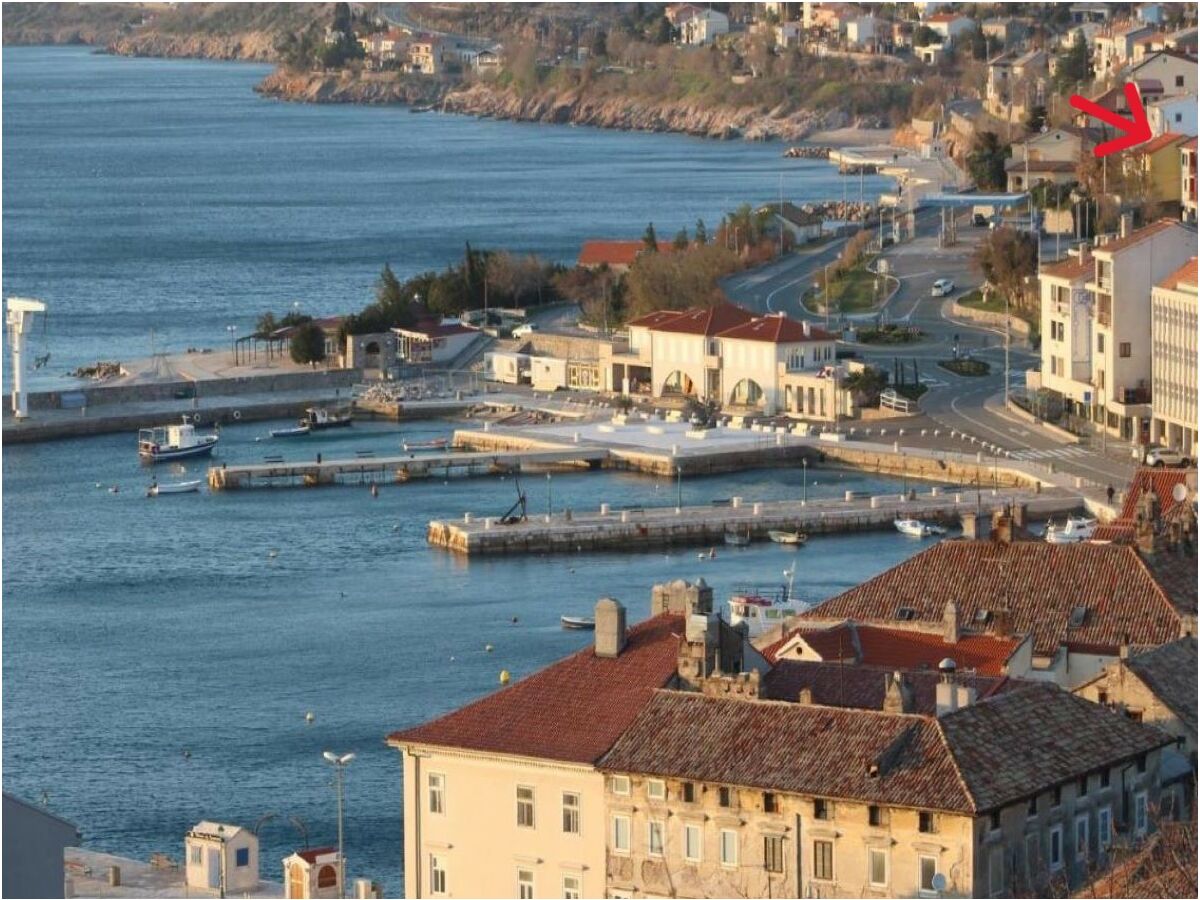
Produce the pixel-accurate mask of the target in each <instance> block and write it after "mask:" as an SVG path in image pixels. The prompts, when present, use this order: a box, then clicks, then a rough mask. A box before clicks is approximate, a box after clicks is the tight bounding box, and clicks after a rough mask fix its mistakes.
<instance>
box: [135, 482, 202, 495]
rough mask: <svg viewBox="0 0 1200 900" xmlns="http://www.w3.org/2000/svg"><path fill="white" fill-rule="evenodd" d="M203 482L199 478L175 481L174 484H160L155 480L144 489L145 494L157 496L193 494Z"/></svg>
mask: <svg viewBox="0 0 1200 900" xmlns="http://www.w3.org/2000/svg"><path fill="white" fill-rule="evenodd" d="M203 484H204V482H203V481H201V480H196V481H177V482H175V483H174V484H160V483H159V482H157V481H155V482H153V483H152V484H151V485H150V487H149V489H148V490H147V491H146V496H147V497H158V496H160V495H162V494H194V493H195V492H196V491H198V490H200V487H201V485H203Z"/></svg>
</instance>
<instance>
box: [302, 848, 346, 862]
mask: <svg viewBox="0 0 1200 900" xmlns="http://www.w3.org/2000/svg"><path fill="white" fill-rule="evenodd" d="M330 854H334V855H337V847H313V848H312V849H311V850H297V851H296V852H295V853H294V854H292V855H293V856H298V857H300V858H301V859H302V860H304V861H305V862H306V863H308V864H309V865H312V864H313V863H315V862H316V861H317V860H318V859H319V858H320V857H322V856H329V855H330Z"/></svg>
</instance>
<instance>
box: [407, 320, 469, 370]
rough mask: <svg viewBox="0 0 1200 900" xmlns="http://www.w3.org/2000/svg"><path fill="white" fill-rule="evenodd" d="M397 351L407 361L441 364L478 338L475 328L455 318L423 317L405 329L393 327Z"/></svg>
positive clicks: (451, 358) (453, 357)
mask: <svg viewBox="0 0 1200 900" xmlns="http://www.w3.org/2000/svg"><path fill="white" fill-rule="evenodd" d="M392 331H393V332H394V333H395V335H396V353H397V355H398V356H399V358H400V359H402V360H404V361H405V362H407V363H417V364H422V363H428V364H431V365H440V364H443V363H449V362H451V361H453V360H454V359H455V358H456V357H458V355H459V354H460V353H462V352H463V351H465V350H466V349H467V348H468V347H470V346H471V345H472V344H473V343H475V341H476V340H477V339H478V338H479V336H480V334H481V332H480V330H479V329H478V328H472V327H471V326H470V325H464V324H463V323H462V322H460V321H459V320H457V319H443V320H441V321H438V320H437V319H423V320H421V321H420V322H418V323H417V324H416V325H412V326H410V327H408V328H393V329H392Z"/></svg>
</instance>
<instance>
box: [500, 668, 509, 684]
mask: <svg viewBox="0 0 1200 900" xmlns="http://www.w3.org/2000/svg"><path fill="white" fill-rule="evenodd" d="M511 678H512V676H511V675H509V674H508V669H501V670H500V683H501V684H508V682H509V681H510V680H511Z"/></svg>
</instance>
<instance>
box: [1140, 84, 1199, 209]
mask: <svg viewBox="0 0 1200 900" xmlns="http://www.w3.org/2000/svg"><path fill="white" fill-rule="evenodd" d="M1192 113H1193V115H1194V114H1195V109H1194V104H1193V110H1192ZM1187 140H1188V136H1187V135H1186V134H1176V133H1175V132H1173V131H1167V132H1165V133H1163V134H1160V135H1159V136H1158V137H1156V138H1152V139H1151V140H1149V141H1147V142H1146V143H1144V144H1141V145H1139V146H1137V147H1133V148H1132V149H1131V150H1130V151H1129V153H1128V154H1127V155H1126V156H1125V159H1124V167H1125V175H1126V178H1127V179H1128V182H1127V183H1128V184H1130V185H1131V186H1132V187H1131V189H1130V193H1131V194H1132V197H1133V198H1136V199H1138V200H1142V201H1147V202H1150V203H1160V204H1166V206H1164V207H1163V208H1162V210H1163V211H1164V212H1168V213H1170V214H1171V215H1177V214H1178V210H1177V208H1176V206H1175V204H1177V203H1179V201H1180V190H1181V189H1182V187H1183V179H1182V177H1181V175H1182V173H1181V171H1180V164H1181V158H1180V153H1179V148H1180V146H1182V145H1183V144H1185V143H1187Z"/></svg>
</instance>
